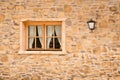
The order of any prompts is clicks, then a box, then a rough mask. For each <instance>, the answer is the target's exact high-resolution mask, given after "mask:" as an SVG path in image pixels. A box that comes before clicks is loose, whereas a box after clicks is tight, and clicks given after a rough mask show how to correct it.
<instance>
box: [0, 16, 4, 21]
mask: <svg viewBox="0 0 120 80" xmlns="http://www.w3.org/2000/svg"><path fill="white" fill-rule="evenodd" d="M4 19H5V15H3V14H0V22H2V21H3V20H4Z"/></svg>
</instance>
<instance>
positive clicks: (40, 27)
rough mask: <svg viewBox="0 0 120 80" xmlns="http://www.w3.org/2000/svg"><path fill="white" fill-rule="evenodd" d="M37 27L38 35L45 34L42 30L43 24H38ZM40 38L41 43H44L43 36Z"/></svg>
mask: <svg viewBox="0 0 120 80" xmlns="http://www.w3.org/2000/svg"><path fill="white" fill-rule="evenodd" d="M37 28H38V35H39V36H43V34H42V33H43V32H42V28H43V27H42V26H37ZM39 40H40V42H41V45H42V44H43V43H42V38H39Z"/></svg>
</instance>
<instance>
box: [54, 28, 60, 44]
mask: <svg viewBox="0 0 120 80" xmlns="http://www.w3.org/2000/svg"><path fill="white" fill-rule="evenodd" d="M55 32H56V35H57V36H61V26H55ZM58 41H59V43H60V45H61V40H60V38H58Z"/></svg>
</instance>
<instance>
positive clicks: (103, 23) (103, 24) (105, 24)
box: [99, 20, 108, 28]
mask: <svg viewBox="0 0 120 80" xmlns="http://www.w3.org/2000/svg"><path fill="white" fill-rule="evenodd" d="M107 24H108V23H107V21H106V20H103V21H101V22H100V23H99V27H100V28H107V27H108V25H107Z"/></svg>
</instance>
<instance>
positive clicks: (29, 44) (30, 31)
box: [28, 26, 35, 48]
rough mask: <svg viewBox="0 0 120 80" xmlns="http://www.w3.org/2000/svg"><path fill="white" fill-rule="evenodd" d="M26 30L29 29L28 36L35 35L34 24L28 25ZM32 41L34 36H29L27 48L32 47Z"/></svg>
mask: <svg viewBox="0 0 120 80" xmlns="http://www.w3.org/2000/svg"><path fill="white" fill-rule="evenodd" d="M28 30H29V32H28V36H29V37H33V36H35V27H34V26H29V28H28ZM33 41H34V38H29V42H28V46H29V48H32V44H33Z"/></svg>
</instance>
